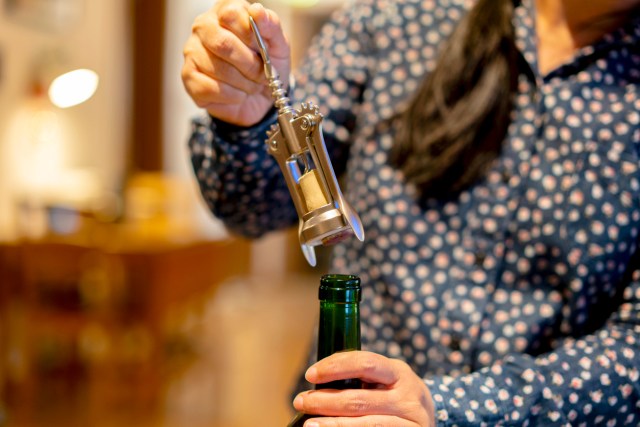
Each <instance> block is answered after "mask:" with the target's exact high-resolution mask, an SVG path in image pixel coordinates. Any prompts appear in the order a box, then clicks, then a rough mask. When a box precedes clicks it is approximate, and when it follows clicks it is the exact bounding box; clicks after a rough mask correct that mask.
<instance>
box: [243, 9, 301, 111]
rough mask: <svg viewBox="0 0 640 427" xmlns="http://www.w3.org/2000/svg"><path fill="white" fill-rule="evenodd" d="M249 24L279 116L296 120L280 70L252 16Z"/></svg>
mask: <svg viewBox="0 0 640 427" xmlns="http://www.w3.org/2000/svg"><path fill="white" fill-rule="evenodd" d="M249 23H250V24H251V29H252V30H253V34H254V35H255V37H256V42H257V43H258V50H259V51H260V56H261V57H262V63H263V64H264V74H265V76H266V77H267V80H268V81H269V87H270V88H271V96H272V97H273V100H274V105H275V106H276V108H277V109H278V114H279V115H280V116H286V117H287V118H289V119H290V118H294V117H295V115H296V114H295V110H294V109H293V108H292V107H291V105H290V104H289V98H287V92H286V91H285V90H284V88H283V87H282V81H280V76H279V75H278V70H276V67H274V66H273V64H272V63H271V58H269V52H268V51H267V45H266V44H265V42H264V40H263V38H262V35H261V34H260V30H258V26H257V25H256V22H255V21H254V20H253V18H252V17H251V16H249Z"/></svg>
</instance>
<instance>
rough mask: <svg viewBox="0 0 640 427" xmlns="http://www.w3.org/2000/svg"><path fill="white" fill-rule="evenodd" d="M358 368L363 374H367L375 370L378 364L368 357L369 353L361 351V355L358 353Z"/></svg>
mask: <svg viewBox="0 0 640 427" xmlns="http://www.w3.org/2000/svg"><path fill="white" fill-rule="evenodd" d="M359 364H360V369H362V371H363V372H364V373H365V374H369V373H372V372H375V371H376V369H377V368H378V364H377V363H376V361H375V360H374V359H373V358H371V357H369V355H367V354H365V353H363V354H362V355H360V362H359Z"/></svg>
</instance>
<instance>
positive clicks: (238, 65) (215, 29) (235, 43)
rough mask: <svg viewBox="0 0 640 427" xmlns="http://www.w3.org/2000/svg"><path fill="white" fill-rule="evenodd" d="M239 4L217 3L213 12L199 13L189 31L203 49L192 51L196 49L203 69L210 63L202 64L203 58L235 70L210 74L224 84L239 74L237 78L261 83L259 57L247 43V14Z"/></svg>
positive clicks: (249, 36) (249, 35) (242, 4)
mask: <svg viewBox="0 0 640 427" xmlns="http://www.w3.org/2000/svg"><path fill="white" fill-rule="evenodd" d="M225 4H226V3H225ZM243 6H244V3H239V2H232V3H231V4H228V5H226V7H222V6H220V8H219V10H218V12H217V14H211V13H207V14H204V15H201V16H199V17H198V18H197V19H196V21H195V23H194V26H193V34H194V35H195V36H196V37H197V40H198V42H199V44H200V45H201V46H202V48H204V49H203V50H202V51H196V50H194V52H195V53H199V59H200V60H201V62H202V63H201V64H200V66H201V71H203V72H207V71H211V70H210V67H207V66H203V65H204V63H205V62H207V61H208V62H211V63H212V64H213V65H216V64H217V68H219V69H222V68H223V67H224V64H227V66H226V67H225V69H227V70H230V69H235V70H237V72H236V73H233V74H231V73H228V74H222V75H214V74H211V75H210V76H211V77H212V78H220V77H224V78H225V79H226V80H225V81H224V82H225V83H227V84H232V82H233V81H234V79H235V80H237V79H238V78H239V77H240V80H245V79H246V80H249V81H252V82H255V83H258V84H264V82H265V78H264V75H263V74H264V73H263V69H262V61H261V60H260V57H259V56H258V55H257V53H256V51H255V50H253V49H252V48H251V47H250V46H251V45H252V43H253V42H252V38H251V37H252V33H251V29H250V27H249V22H248V20H249V15H248V12H247V10H246V7H243ZM194 44H195V43H194ZM205 53H206V55H205Z"/></svg>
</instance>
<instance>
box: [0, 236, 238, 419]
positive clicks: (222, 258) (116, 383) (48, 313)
mask: <svg viewBox="0 0 640 427" xmlns="http://www.w3.org/2000/svg"><path fill="white" fill-rule="evenodd" d="M109 233H110V234H111V239H109V242H110V243H109V245H99V246H98V245H90V244H86V243H78V242H69V241H61V240H48V239H42V240H37V241H24V242H20V243H16V244H13V245H2V246H0V248H1V250H0V278H1V280H2V283H1V284H0V304H1V306H0V308H1V309H2V310H0V313H1V315H2V318H0V322H1V323H0V345H1V346H2V347H0V350H1V352H0V362H2V367H4V369H1V368H0V385H2V382H4V389H5V397H6V400H7V401H8V406H9V408H10V409H11V408H14V409H15V410H16V411H17V412H19V411H20V408H21V407H24V408H27V407H28V408H30V410H33V409H34V408H40V407H43V405H44V406H46V405H47V401H48V400H50V399H52V398H55V397H56V395H59V394H60V393H67V395H68V396H70V397H69V398H77V399H79V400H78V407H82V408H83V409H82V410H91V406H92V405H93V406H95V405H102V406H103V407H104V406H105V405H109V404H111V403H113V404H115V405H117V402H118V401H122V400H123V399H126V401H128V402H129V404H130V403H131V402H132V401H135V400H137V401H138V402H139V404H140V405H147V404H153V403H154V402H155V400H156V399H157V398H158V397H160V396H161V394H162V388H163V381H164V380H165V379H166V378H167V376H169V375H171V372H172V370H173V369H179V368H180V365H181V363H185V361H187V360H188V356H189V353H190V352H194V351H197V348H193V346H192V345H193V343H192V341H191V340H190V334H192V333H197V331H195V330H190V328H193V325H194V324H197V322H194V321H193V318H194V317H197V316H198V313H199V310H200V309H201V308H202V304H204V302H205V301H206V300H207V299H209V298H210V297H211V296H212V295H213V294H214V293H215V289H216V285H218V284H220V283H221V282H223V281H224V280H225V279H228V278H230V277H232V276H237V275H245V274H246V273H247V271H248V269H249V262H250V259H249V256H250V255H249V252H250V250H249V249H250V248H249V243H248V242H245V241H243V240H237V239H227V240H220V241H200V240H192V241H182V242H169V241H164V242H162V241H154V242H145V241H141V240H136V239H132V238H129V237H128V236H127V235H126V232H125V233H122V231H121V230H118V229H115V228H114V230H111V231H110V232H109ZM72 396H76V397H72ZM102 409H104V408H102ZM44 412H46V410H45V411H44Z"/></svg>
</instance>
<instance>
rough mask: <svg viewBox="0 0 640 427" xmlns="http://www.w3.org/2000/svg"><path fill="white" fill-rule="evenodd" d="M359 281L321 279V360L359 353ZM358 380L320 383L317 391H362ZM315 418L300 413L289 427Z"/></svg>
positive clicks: (335, 276)
mask: <svg viewBox="0 0 640 427" xmlns="http://www.w3.org/2000/svg"><path fill="white" fill-rule="evenodd" d="M360 298H361V291H360V278H359V277H357V276H354V275H345V274H326V275H324V276H322V278H321V279H320V289H319V290H318V299H319V300H320V317H319V324H318V360H321V359H324V358H325V357H327V356H330V355H331V354H333V353H336V352H339V351H350V350H360ZM361 387H362V383H361V381H360V380H359V379H347V380H340V381H333V382H330V383H326V384H317V385H316V389H334V390H344V389H353V388H361ZM315 417H317V416H316V415H309V414H303V413H298V414H296V416H295V417H294V418H293V420H292V421H291V422H290V423H289V424H288V427H302V425H303V424H304V422H305V421H306V420H307V419H309V418H315Z"/></svg>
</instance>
